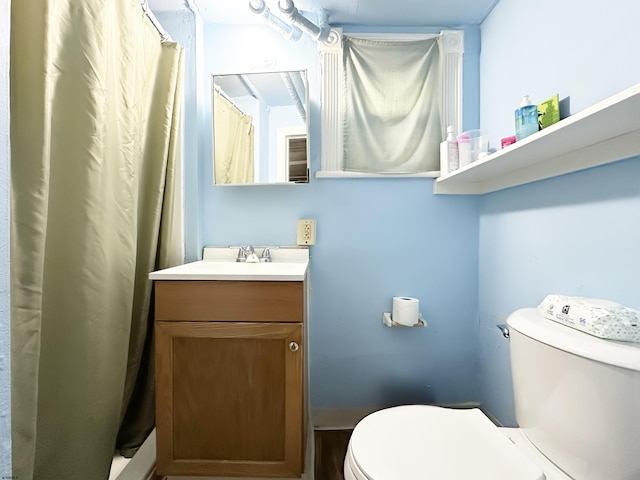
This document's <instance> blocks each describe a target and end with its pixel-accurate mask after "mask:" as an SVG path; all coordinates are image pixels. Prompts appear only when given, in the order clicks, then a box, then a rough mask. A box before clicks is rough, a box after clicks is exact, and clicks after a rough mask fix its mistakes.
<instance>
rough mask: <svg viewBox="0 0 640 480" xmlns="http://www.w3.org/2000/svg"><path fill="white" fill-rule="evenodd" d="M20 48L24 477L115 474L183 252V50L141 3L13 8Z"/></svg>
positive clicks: (17, 215)
mask: <svg viewBox="0 0 640 480" xmlns="http://www.w3.org/2000/svg"><path fill="white" fill-rule="evenodd" d="M10 48H11V72H10V75H11V76H10V82H11V87H10V88H11V105H10V108H11V217H12V218H11V322H12V336H11V342H12V345H11V349H12V359H11V363H12V424H13V425H12V442H13V445H12V447H13V464H14V471H13V475H14V477H15V478H19V479H20V480H28V479H38V480H40V479H51V480H54V479H55V480H62V479H69V480H76V479H77V480H80V479H81V480H94V479H95V480H98V479H100V480H104V479H106V478H107V477H108V473H109V468H110V463H111V459H112V457H113V453H114V449H115V447H116V436H117V434H118V430H119V427H120V424H121V419H122V418H123V417H124V416H125V415H126V412H129V411H133V410H135V406H134V405H133V404H132V402H133V401H138V399H137V397H136V396H134V395H133V393H134V391H136V390H142V391H146V392H147V393H150V394H152V392H153V388H151V389H149V387H139V388H137V389H136V387H135V386H134V385H135V384H136V382H137V381H138V380H139V379H144V378H145V377H149V373H148V372H147V373H146V374H145V373H144V372H143V370H145V369H146V366H145V365H144V361H145V348H144V347H145V345H147V346H148V345H150V340H149V338H150V337H149V335H150V331H149V328H148V326H149V305H150V296H151V287H152V285H151V282H150V281H149V280H148V278H147V276H148V273H149V272H150V271H152V270H154V269H155V268H158V267H164V266H169V265H172V264H177V263H181V261H182V257H183V254H182V243H183V242H182V238H181V226H180V224H181V213H180V212H181V195H182V193H181V170H180V169H181V166H180V165H181V161H182V160H181V147H180V142H181V140H180V135H181V130H180V129H181V122H180V118H181V112H180V104H181V95H182V93H181V77H182V73H181V71H182V49H181V48H180V47H179V46H178V45H176V44H175V43H168V42H166V43H161V42H160V37H159V35H158V33H157V31H156V30H155V29H154V27H153V26H152V24H151V23H150V22H149V20H148V19H147V18H146V16H145V15H144V13H143V12H142V9H141V8H140V2H139V0H20V1H14V2H12V5H11V47H10ZM147 350H148V348H147ZM146 356H147V357H148V354H146ZM150 375H151V378H152V377H153V375H152V373H151V374H150ZM138 383H139V382H138ZM143 403H144V402H143ZM149 403H150V404H151V405H152V403H153V401H152V400H151V402H149V401H147V404H149ZM146 417H147V418H146V420H144V421H142V422H141V423H145V422H146V423H148V422H149V418H150V419H151V425H148V424H147V425H140V429H141V431H142V430H144V429H147V430H150V429H151V428H152V427H153V412H152V411H151V412H150V413H149V412H147V413H146Z"/></svg>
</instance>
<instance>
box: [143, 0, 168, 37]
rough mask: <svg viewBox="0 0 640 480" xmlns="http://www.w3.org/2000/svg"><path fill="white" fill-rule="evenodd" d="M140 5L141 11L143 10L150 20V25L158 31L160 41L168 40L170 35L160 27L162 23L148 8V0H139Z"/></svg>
mask: <svg viewBox="0 0 640 480" xmlns="http://www.w3.org/2000/svg"><path fill="white" fill-rule="evenodd" d="M140 6H141V7H142V11H143V12H144V14H145V15H146V16H147V18H148V19H149V21H150V22H151V25H153V26H154V28H155V29H156V30H157V31H158V34H159V35H160V41H161V42H170V41H171V36H170V35H169V34H168V33H167V31H166V30H165V29H164V28H162V25H160V22H159V21H158V19H157V18H156V17H155V15H154V14H153V12H152V11H151V9H149V2H148V0H140Z"/></svg>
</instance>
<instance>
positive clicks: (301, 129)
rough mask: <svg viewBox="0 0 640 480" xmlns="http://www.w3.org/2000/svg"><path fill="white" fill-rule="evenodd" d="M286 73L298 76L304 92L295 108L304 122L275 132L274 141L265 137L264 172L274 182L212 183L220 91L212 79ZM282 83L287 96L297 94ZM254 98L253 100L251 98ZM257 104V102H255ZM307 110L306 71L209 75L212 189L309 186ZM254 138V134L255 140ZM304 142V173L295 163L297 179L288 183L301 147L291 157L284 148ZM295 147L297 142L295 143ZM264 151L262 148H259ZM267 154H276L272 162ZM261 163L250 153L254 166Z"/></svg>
mask: <svg viewBox="0 0 640 480" xmlns="http://www.w3.org/2000/svg"><path fill="white" fill-rule="evenodd" d="M290 73H295V74H298V75H300V78H301V80H302V87H303V88H304V94H305V95H304V98H303V99H302V98H299V100H301V103H300V106H298V107H297V108H303V109H304V117H305V118H304V122H303V124H298V125H296V126H294V127H279V128H278V131H277V132H276V138H271V135H270V134H269V133H270V132H268V135H267V137H268V138H267V142H268V144H267V147H266V150H267V155H268V157H269V158H267V160H266V161H267V165H268V168H269V170H270V171H271V172H275V175H276V180H275V181H270V180H267V181H254V182H252V183H216V158H215V157H216V154H215V149H216V147H215V136H216V126H215V125H216V118H215V117H216V116H215V94H216V91H218V92H219V91H220V88H219V87H218V86H217V85H216V78H217V77H233V76H238V77H251V76H254V75H268V74H276V75H277V74H281V75H282V74H290ZM283 83H284V84H285V85H284V87H285V88H286V89H287V90H288V93H289V94H290V95H292V96H293V95H294V93H293V92H292V91H291V89H293V90H294V91H296V92H297V89H295V87H294V86H293V85H292V84H291V85H287V84H286V83H287V82H286V81H284V80H283ZM223 96H224V97H225V98H227V100H229V101H230V102H231V103H232V105H233V106H234V107H235V108H237V109H238V110H240V111H241V112H242V109H241V108H239V107H238V106H237V105H236V102H234V97H233V96H229V95H228V94H225V92H224V91H223ZM254 98H255V96H254ZM258 101H260V100H258ZM291 105H292V106H296V102H294V101H292V104H291ZM309 107H310V95H309V80H308V72H307V69H298V70H294V69H289V70H269V71H256V72H248V73H238V72H232V73H214V74H211V146H212V151H211V161H212V167H213V170H212V177H213V178H212V181H213V185H214V186H249V185H295V184H303V183H309V177H310V163H311V162H310V141H309V137H310V121H309V118H310V114H309V113H310V112H309ZM257 135H258V134H256V136H257ZM301 138H304V139H305V144H304V147H302V148H304V156H305V160H304V165H305V167H304V171H303V173H300V172H299V170H300V168H299V163H298V168H297V170H298V172H296V174H297V175H299V178H298V179H294V180H290V175H291V170H292V164H291V162H292V161H295V162H300V161H301V160H292V156H300V155H301V145H300V144H298V146H297V147H296V148H295V153H293V150H291V148H287V145H292V144H293V143H294V142H296V141H297V140H299V139H301ZM296 143H297V142H296ZM254 145H255V141H254ZM272 145H273V146H275V149H274V148H273V146H272ZM263 150H264V147H263ZM269 150H275V152H276V154H275V156H276V158H271V155H269ZM264 161H265V160H264V159H263V158H260V157H259V154H258V153H257V152H254V162H264ZM256 168H258V167H257V166H254V169H256ZM283 178H284V179H286V180H280V179H283Z"/></svg>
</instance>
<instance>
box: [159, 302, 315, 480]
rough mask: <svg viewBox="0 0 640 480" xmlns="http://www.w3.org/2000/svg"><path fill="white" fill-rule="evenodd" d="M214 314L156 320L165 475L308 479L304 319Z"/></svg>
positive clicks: (161, 457) (161, 451)
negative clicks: (217, 316)
mask: <svg viewBox="0 0 640 480" xmlns="http://www.w3.org/2000/svg"><path fill="white" fill-rule="evenodd" d="M212 317H213V318H212V320H211V321H190V320H185V319H181V318H177V319H176V320H175V321H167V320H161V321H158V320H157V321H156V322H155V346H156V353H155V358H156V435H157V445H156V450H157V458H156V471H157V474H158V475H185V476H210V477H258V478H261V477H274V478H277V477H280V478H300V477H301V475H302V472H303V468H304V454H305V452H304V450H305V443H306V421H307V417H306V411H305V410H306V409H305V408H304V406H305V405H306V399H305V393H304V374H303V372H304V365H305V360H304V359H305V348H304V346H305V345H304V333H303V326H304V323H303V322H302V318H292V321H291V322H290V323H281V322H277V321H261V322H251V321H244V322H238V321H232V322H229V321H216V319H215V314H213V315H212ZM295 320H298V322H299V323H293V322H294V321H295Z"/></svg>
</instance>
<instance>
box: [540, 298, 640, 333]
mask: <svg viewBox="0 0 640 480" xmlns="http://www.w3.org/2000/svg"><path fill="white" fill-rule="evenodd" d="M538 311H539V312H540V314H541V315H542V316H544V317H546V318H548V319H550V320H554V321H556V322H558V323H562V324H563V325H567V326H569V327H572V328H575V329H577V330H581V331H583V332H586V333H589V334H591V335H594V336H596V337H600V338H606V339H609V340H620V341H625V342H640V312H639V311H637V310H634V309H632V308H628V307H625V306H623V305H620V304H619V303H616V302H611V301H609V300H601V299H598V298H584V297H568V296H566V295H547V296H546V297H545V298H544V300H543V301H542V303H540V305H538Z"/></svg>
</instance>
